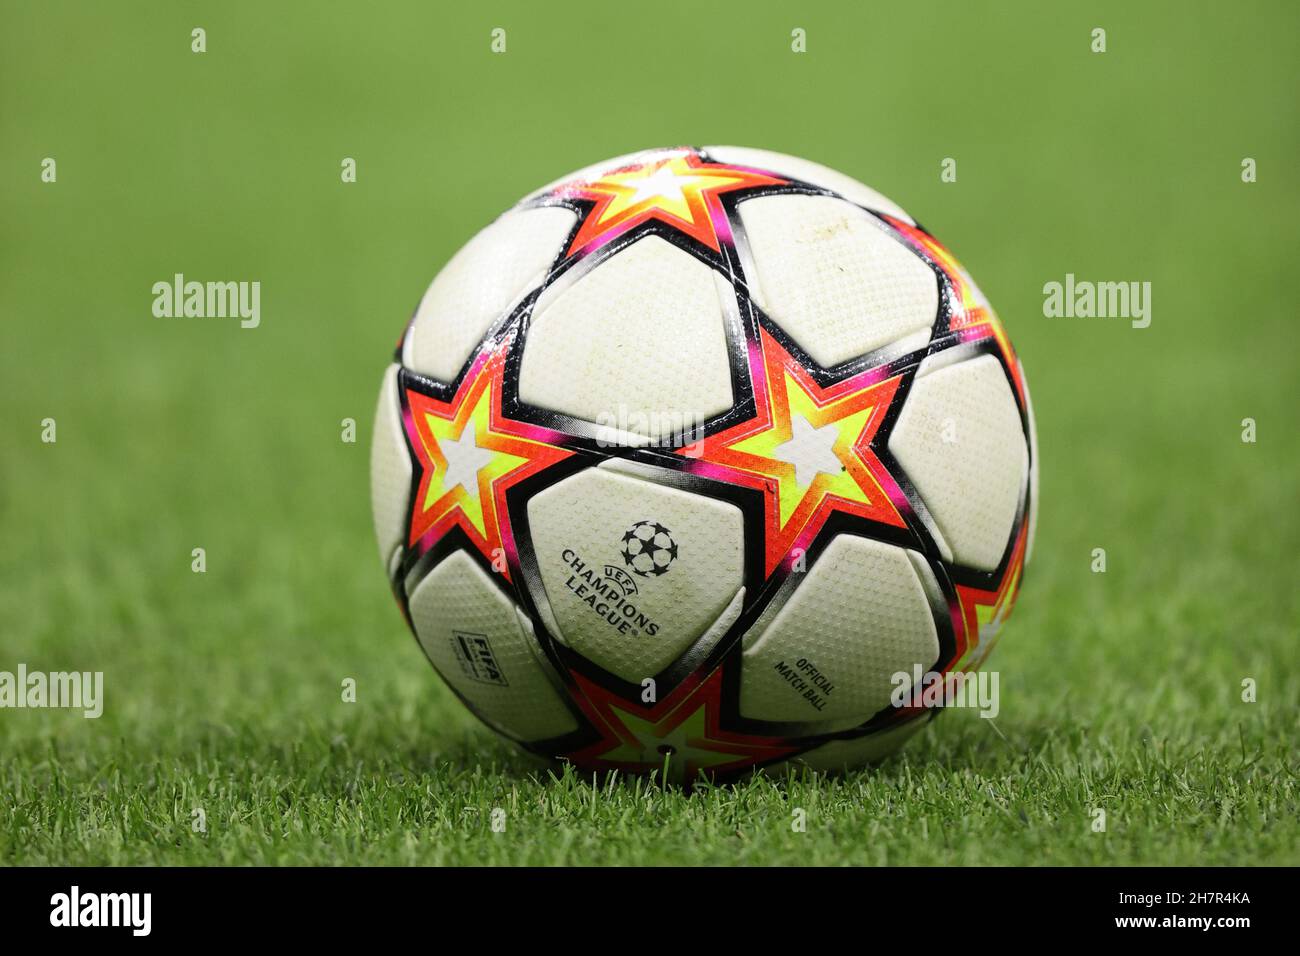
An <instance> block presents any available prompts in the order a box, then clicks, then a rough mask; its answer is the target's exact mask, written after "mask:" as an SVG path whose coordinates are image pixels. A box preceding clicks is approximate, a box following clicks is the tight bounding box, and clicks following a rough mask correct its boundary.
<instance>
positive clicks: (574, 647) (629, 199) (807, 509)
mask: <svg viewBox="0 0 1300 956" xmlns="http://www.w3.org/2000/svg"><path fill="white" fill-rule="evenodd" d="M1036 459H1037V449H1036V447H1035V445H1034V431H1033V423H1032V413H1031V411H1030V406H1029V395H1028V391H1027V388H1026V385H1025V380H1024V375H1023V371H1022V369H1021V366H1020V362H1019V361H1018V359H1017V357H1016V355H1015V353H1014V351H1013V350H1012V347H1011V345H1010V342H1009V340H1008V339H1007V336H1006V334H1005V333H1004V331H1003V329H1002V327H1001V326H1000V324H999V323H998V320H997V318H996V316H995V315H994V313H993V310H992V308H991V307H990V306H989V303H988V302H987V300H986V299H985V298H984V296H983V295H982V294H981V293H980V291H979V289H978V288H977V287H976V286H975V284H974V282H973V281H972V280H971V278H970V277H969V276H968V275H967V273H966V272H965V271H964V270H963V269H962V267H961V266H960V265H959V264H958V263H957V261H956V260H955V259H954V258H953V257H952V255H951V254H950V253H949V252H948V251H947V250H946V249H944V247H943V246H941V245H940V244H939V243H938V242H937V241H936V240H935V239H934V238H933V237H931V236H930V235H929V234H928V233H927V232H925V231H924V230H923V229H921V228H920V227H919V226H917V225H916V223H915V221H914V220H912V219H911V218H910V217H909V216H908V215H907V214H906V213H905V212H904V211H903V210H902V209H901V208H900V207H899V206H897V205H895V204H894V203H892V202H890V201H889V200H888V199H885V198H884V197H883V196H881V195H879V194H878V193H876V192H875V191H873V190H871V189H870V188H868V187H867V186H864V185H862V184H861V183H858V182H856V181H855V180H853V179H850V178H849V177H847V176H844V175H843V174H841V173H837V172H835V171H833V170H830V169H827V168H825V167H823V166H819V165H817V164H815V163H811V162H808V161H807V160H802V159H797V158H795V157H790V156H783V155H779V154H775V153H768V152H763V151H759V150H754V149H746V148H740V147H706V148H702V149H695V148H678V149H665V150H654V151H649V152H645V153H638V154H634V155H630V156H625V157H620V158H618V159H615V160H610V161H608V162H606V163H601V164H598V165H595V166H592V167H589V168H587V169H584V170H582V171H580V172H578V173H575V174H573V175H572V176H569V177H566V178H564V179H562V180H559V181H557V182H555V183H553V184H551V185H550V186H547V187H545V188H544V189H542V190H540V191H539V192H537V193H534V194H533V195H531V196H528V197H526V198H525V199H524V200H522V201H521V202H520V203H519V204H518V205H516V206H515V207H514V208H512V209H511V210H509V211H507V212H506V213H504V214H503V215H502V216H500V217H499V218H498V219H497V220H496V221H495V222H493V223H492V224H491V225H489V226H488V227H487V228H485V229H484V230H483V231H482V232H480V233H479V234H478V235H477V236H475V237H474V238H473V239H471V240H470V241H469V242H468V243H466V245H465V246H464V247H463V248H462V249H461V250H460V252H458V253H457V254H456V255H455V256H454V257H453V258H452V259H451V261H450V262H448V263H447V265H446V266H445V267H444V268H443V269H442V271H441V272H439V273H438V275H437V277H436V278H435V279H434V280H433V282H432V284H431V285H430V286H429V288H428V291H427V292H426V293H425V294H424V297H423V299H422V300H421V301H420V304H419V307H418V308H417V310H416V312H415V315H414V317H413V318H412V319H411V321H410V323H409V324H408V326H407V328H406V331H405V333H404V334H403V336H402V339H401V342H400V344H399V346H398V349H397V352H396V355H395V356H394V361H393V363H392V364H391V365H390V366H389V368H388V370H387V372H386V373H385V374H384V377H383V382H382V386H381V389H380V395H379V405H378V409H377V411H376V417H375V428H374V438H373V446H372V456H371V462H372V465H371V468H372V471H371V475H372V479H371V483H372V505H373V512H374V519H375V530H376V535H377V537H378V541H379V548H380V557H381V559H382V561H383V565H384V568H385V569H386V571H387V573H388V575H389V579H390V582H391V584H392V587H393V591H394V593H395V595H396V596H397V599H398V602H399V604H400V605H401V606H402V608H403V610H404V612H405V614H406V616H407V619H408V621H409V622H410V624H411V627H412V629H413V631H414V632H415V636H416V639H417V640H418V642H419V644H420V646H421V648H423V650H424V652H425V654H426V656H427V657H428V659H429V661H430V662H431V663H432V664H433V666H434V667H435V669H436V670H437V672H438V673H439V674H440V675H441V676H442V678H443V679H444V680H445V681H446V683H447V684H448V686H450V687H451V689H452V690H453V691H454V692H455V693H456V694H457V696H459V697H460V698H461V700H462V701H463V702H464V703H465V704H466V706H468V707H469V708H470V709H471V710H472V711H473V712H474V713H476V714H477V715H478V716H479V717H480V718H481V719H482V720H483V721H484V722H486V723H487V724H488V725H489V726H491V727H493V728H494V729H495V730H497V731H498V732H500V733H501V734H503V735H505V736H507V737H509V738H510V739H512V740H514V741H516V742H518V743H519V744H520V745H522V746H523V747H525V748H526V749H528V750H530V751H532V752H534V753H537V754H540V755H544V756H549V757H562V758H565V759H568V760H570V761H573V762H574V763H576V764H578V765H579V766H580V767H583V768H590V769H597V770H601V769H611V770H612V769H616V770H623V771H630V772H648V771H662V770H663V769H664V768H665V765H666V766H667V768H668V771H667V772H668V773H669V774H670V775H672V776H674V777H677V778H679V779H694V778H695V777H696V776H697V775H698V774H700V773H701V772H703V773H707V774H710V775H714V776H727V775H731V774H736V773H740V772H743V771H746V770H749V769H750V768H753V767H773V766H779V765H782V764H784V763H786V762H787V761H791V760H794V761H798V762H801V763H804V764H807V765H810V766H813V767H815V768H826V769H834V768H840V767H846V766H853V765H857V764H860V763H863V762H865V761H869V760H872V759H876V758H878V757H880V756H883V755H884V754H887V753H889V752H890V751H891V750H893V749H894V748H896V747H897V746H899V745H900V744H901V743H902V742H903V741H904V740H905V739H906V738H907V737H908V736H909V735H910V734H911V733H913V732H914V731H915V730H916V729H917V728H918V727H919V726H920V724H921V721H922V719H923V718H924V717H926V716H927V715H928V714H929V713H932V712H933V711H931V710H929V709H927V708H926V707H924V706H918V705H917V699H916V698H913V697H912V696H911V695H910V694H908V693H906V692H907V691H909V690H910V689H911V686H912V684H913V683H914V681H915V676H916V675H918V674H923V673H924V674H927V675H946V674H952V673H969V672H972V671H973V670H975V669H976V668H978V667H979V665H980V664H981V663H982V662H983V660H984V658H985V657H986V655H987V654H988V652H989V650H990V649H991V647H992V645H993V643H994V641H995V640H996V638H997V635H998V632H999V631H1000V629H1001V627H1002V625H1003V623H1004V622H1005V620H1006V617H1007V615H1008V614H1009V612H1010V610H1011V607H1012V605H1013V604H1014V601H1015V597H1016V594H1017V592H1018V589H1019V586H1020V583H1021V576H1022V571H1023V568H1024V564H1025V562H1026V559H1027V555H1028V551H1029V547H1030V542H1031V539H1032V525H1033V516H1034V511H1035V508H1036V505H1037V500H1036V499H1037V489H1036V482H1035V476H1036V468H1037V461H1036Z"/></svg>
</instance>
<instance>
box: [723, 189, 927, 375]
mask: <svg viewBox="0 0 1300 956" xmlns="http://www.w3.org/2000/svg"><path fill="white" fill-rule="evenodd" d="M739 208H740V218H741V220H742V222H743V223H744V226H745V234H746V236H747V237H748V239H749V248H750V253H751V255H752V257H753V260H754V268H753V269H752V270H751V271H752V272H753V274H752V275H748V274H747V275H746V277H745V280H746V283H747V284H748V286H749V290H750V294H751V295H752V297H753V298H754V301H755V302H757V303H758V305H759V306H760V307H761V308H762V309H763V310H764V311H765V312H767V314H768V315H770V316H771V317H772V318H773V319H774V320H775V321H776V323H777V324H778V325H780V326H781V328H782V329H784V330H785V332H786V333H787V334H788V335H790V337H791V338H793V339H794V340H795V341H796V342H798V343H799V345H800V346H801V347H802V348H803V350H804V351H805V352H807V353H808V354H809V355H810V356H812V358H813V360H814V361H816V362H817V363H818V364H819V365H822V366H827V367H828V366H833V365H838V364H840V363H841V362H846V361H848V360H849V359H852V358H857V357H858V356H861V355H865V354H867V353H868V352H872V351H874V350H876V349H879V348H882V347H884V346H886V345H890V344H892V343H896V342H899V341H900V340H907V341H908V342H909V343H911V344H914V345H915V346H916V347H918V348H919V347H921V346H923V345H924V344H925V343H926V342H927V341H928V340H929V336H930V330H931V329H932V327H933V326H934V322H935V318H936V317H937V315H938V309H939V285H938V280H937V279H936V277H935V274H934V272H933V271H932V270H931V269H930V267H929V266H927V265H926V264H925V262H923V261H922V260H921V259H920V258H918V257H917V256H916V255H915V254H914V253H912V252H911V251H910V250H908V249H907V248H906V247H905V246H904V245H903V244H902V243H901V242H899V241H898V239H897V237H896V236H895V235H894V234H893V233H892V232H891V231H890V230H889V229H888V227H886V226H885V225H884V224H883V223H881V222H880V221H879V220H878V219H876V218H875V217H874V216H872V215H871V214H870V213H867V212H863V211H862V210H861V209H859V208H857V207H856V206H853V205H851V204H850V203H847V202H844V201H843V200H840V199H832V198H830V197H827V196H804V195H795V196H762V197H759V198H757V199H749V200H746V201H745V202H742V203H741V204H740V207H739Z"/></svg>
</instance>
